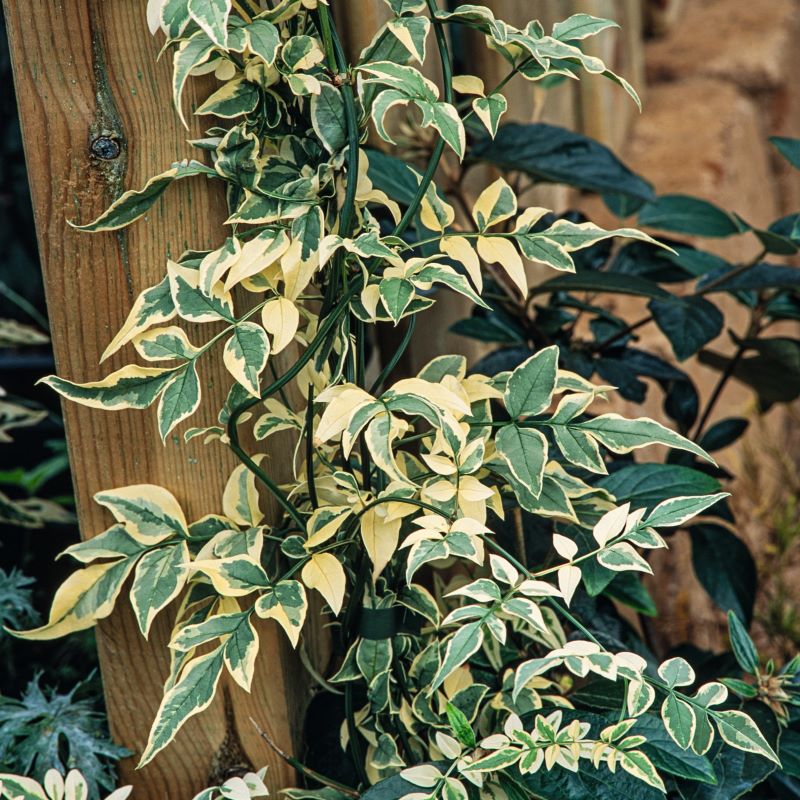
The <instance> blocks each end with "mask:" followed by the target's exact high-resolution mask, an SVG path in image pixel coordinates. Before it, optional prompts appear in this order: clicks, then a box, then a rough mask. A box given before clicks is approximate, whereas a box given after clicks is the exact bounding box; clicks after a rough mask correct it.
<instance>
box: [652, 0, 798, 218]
mask: <svg viewBox="0 0 800 800" xmlns="http://www.w3.org/2000/svg"><path fill="white" fill-rule="evenodd" d="M662 2H663V0H662ZM667 5H669V4H668V3H667ZM798 37H800V4H799V3H798V2H797V0H768V1H767V2H755V3H754V2H752V1H751V0H691V2H687V3H686V4H685V8H684V9H683V11H682V14H681V17H680V19H679V20H678V21H676V22H675V24H674V25H673V26H672V28H671V30H670V33H669V35H668V36H665V37H663V38H661V39H658V40H656V41H654V42H652V43H651V44H650V45H649V46H648V48H647V58H646V63H647V79H648V82H650V83H658V82H663V81H676V80H685V79H686V78H693V77H711V78H715V79H717V80H721V81H725V82H727V83H731V84H734V85H736V86H738V87H740V88H741V89H742V90H743V91H744V92H746V93H747V94H749V95H750V96H752V97H753V98H754V99H755V100H756V101H757V103H758V105H759V109H760V112H761V115H762V122H763V126H764V130H765V133H766V134H767V135H786V136H791V135H792V132H794V135H797V131H798V130H800V93H799V92H798V91H797V89H796V76H797V75H798V74H800V48H798V47H797V40H798ZM773 159H774V169H775V171H776V173H777V177H778V180H777V185H778V189H779V192H780V196H781V200H782V204H783V205H784V206H785V207H787V208H788V209H789V210H794V209H795V208H797V207H798V205H800V181H798V180H797V173H796V172H794V173H793V172H792V171H791V169H789V168H788V166H787V165H786V164H785V163H783V162H782V161H781V160H780V159H778V158H775V157H774V156H773Z"/></svg>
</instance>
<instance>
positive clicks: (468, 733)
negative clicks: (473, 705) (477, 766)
mask: <svg viewBox="0 0 800 800" xmlns="http://www.w3.org/2000/svg"><path fill="white" fill-rule="evenodd" d="M445 711H446V712H447V721H448V722H449V723H450V727H451V728H452V730H453V733H455V735H456V738H457V739H458V741H459V742H461V744H463V745H464V746H465V747H475V732H474V731H473V730H472V726H471V725H470V724H469V720H468V719H467V717H466V715H465V714H464V712H463V711H461V709H459V708H457V707H456V706H454V705H453V704H452V703H451V702H449V701H448V702H447V705H446V706H445Z"/></svg>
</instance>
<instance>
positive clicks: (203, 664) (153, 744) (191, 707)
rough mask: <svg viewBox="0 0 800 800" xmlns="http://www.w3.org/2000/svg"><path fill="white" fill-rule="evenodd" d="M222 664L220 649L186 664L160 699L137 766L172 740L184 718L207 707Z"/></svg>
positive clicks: (147, 760) (215, 686)
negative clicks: (175, 681)
mask: <svg viewBox="0 0 800 800" xmlns="http://www.w3.org/2000/svg"><path fill="white" fill-rule="evenodd" d="M222 664H223V649H222V647H221V646H220V647H217V648H216V649H215V650H213V651H212V652H210V653H207V654H206V655H203V656H200V657H199V658H195V659H194V660H192V661H190V662H189V664H188V666H187V667H186V668H185V670H184V672H183V673H182V674H181V677H180V679H179V680H178V681H177V683H176V684H175V685H174V686H173V687H172V688H171V689H170V690H169V691H168V692H167V693H166V694H165V695H164V697H163V699H162V700H161V705H160V706H159V708H158V713H157V714H156V718H155V721H154V722H153V727H152V728H151V730H150V737H149V739H148V742H147V746H146V747H145V751H144V753H143V754H142V758H141V760H140V762H139V767H143V766H144V765H145V764H148V763H149V762H150V761H152V760H153V758H154V757H155V756H156V755H157V754H158V753H159V752H161V750H163V749H164V748H165V747H166V746H167V745H168V744H169V743H170V742H171V741H172V740H173V739H174V738H175V735H176V734H177V733H178V731H179V730H180V729H181V727H182V726H183V724H184V723H185V722H186V720H187V719H189V718H190V717H193V716H194V715H195V714H199V713H200V712H201V711H204V710H205V709H206V708H208V706H209V705H211V701H212V700H213V699H214V693H215V692H216V690H217V684H218V683H219V676H220V674H221V672H222Z"/></svg>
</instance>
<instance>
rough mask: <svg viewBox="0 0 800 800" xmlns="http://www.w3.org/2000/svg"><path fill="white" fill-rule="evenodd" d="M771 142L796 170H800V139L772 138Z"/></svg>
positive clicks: (770, 138)
mask: <svg viewBox="0 0 800 800" xmlns="http://www.w3.org/2000/svg"><path fill="white" fill-rule="evenodd" d="M769 141H770V143H771V144H772V145H773V146H774V147H775V149H776V150H777V151H778V152H779V153H780V154H781V155H782V156H783V157H784V158H785V159H786V160H787V161H788V162H789V163H790V164H791V165H792V166H793V167H794V168H795V169H800V139H792V138H790V137H788V136H770V137H769Z"/></svg>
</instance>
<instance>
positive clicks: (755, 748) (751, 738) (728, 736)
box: [714, 711, 781, 766]
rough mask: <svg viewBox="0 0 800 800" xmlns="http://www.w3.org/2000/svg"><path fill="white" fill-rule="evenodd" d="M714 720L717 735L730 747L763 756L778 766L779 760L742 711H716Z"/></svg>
mask: <svg viewBox="0 0 800 800" xmlns="http://www.w3.org/2000/svg"><path fill="white" fill-rule="evenodd" d="M714 721H715V722H716V723H717V730H718V731H719V735H720V736H721V737H722V738H723V740H724V741H725V742H727V743H728V744H729V745H730V746H731V747H735V748H736V749H737V750H744V751H745V752H747V753H755V754H756V755H759V756H763V757H764V758H767V759H769V760H770V761H773V762H775V763H776V764H777V765H778V766H780V763H781V762H780V760H779V759H778V756H777V755H776V754H775V751H774V750H773V749H772V748H771V747H770V746H769V743H768V742H767V740H766V739H765V738H764V735H763V734H762V733H761V731H760V730H759V729H758V727H757V726H756V724H755V722H753V720H752V719H751V718H750V717H749V716H748V715H747V714H745V713H744V712H743V711H716V712H714Z"/></svg>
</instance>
